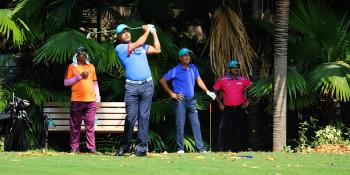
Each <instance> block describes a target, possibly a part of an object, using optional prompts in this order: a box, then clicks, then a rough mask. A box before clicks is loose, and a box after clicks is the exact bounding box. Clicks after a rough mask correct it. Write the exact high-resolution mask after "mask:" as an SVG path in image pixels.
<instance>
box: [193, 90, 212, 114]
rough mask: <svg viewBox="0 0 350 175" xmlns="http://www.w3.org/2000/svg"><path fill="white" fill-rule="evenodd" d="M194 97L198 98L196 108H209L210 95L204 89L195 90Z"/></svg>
mask: <svg viewBox="0 0 350 175" xmlns="http://www.w3.org/2000/svg"><path fill="white" fill-rule="evenodd" d="M194 98H195V99H196V100H197V106H196V108H197V109H199V110H208V106H209V102H210V100H211V99H210V97H208V95H206V94H205V93H204V92H203V91H195V92H194Z"/></svg>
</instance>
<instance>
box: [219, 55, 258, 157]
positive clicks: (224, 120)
mask: <svg viewBox="0 0 350 175" xmlns="http://www.w3.org/2000/svg"><path fill="white" fill-rule="evenodd" d="M227 67H228V68H229V73H228V74H227V75H225V76H223V77H220V78H219V79H218V80H217V81H216V82H215V84H214V87H213V88H214V90H215V91H216V93H218V92H219V91H222V95H223V102H222V101H221V100H220V98H216V101H217V103H218V105H219V107H220V110H221V111H222V115H221V119H220V125H219V150H220V151H235V152H236V151H240V150H241V145H240V144H239V141H241V136H242V134H243V133H244V128H243V127H242V125H243V123H244V116H245V108H247V107H248V105H249V103H250V100H249V99H247V98H246V97H245V90H246V88H247V87H249V86H250V85H251V84H252V82H251V81H250V80H249V79H248V78H246V77H242V76H239V69H240V64H239V63H238V62H237V61H236V60H232V61H230V62H229V63H228V66H227ZM216 95H217V97H219V96H218V94H216ZM233 119H234V120H233ZM232 120H233V128H231V127H230V123H231V122H232ZM232 132H233V137H230V135H231V134H230V133H232ZM232 142H233V144H232Z"/></svg>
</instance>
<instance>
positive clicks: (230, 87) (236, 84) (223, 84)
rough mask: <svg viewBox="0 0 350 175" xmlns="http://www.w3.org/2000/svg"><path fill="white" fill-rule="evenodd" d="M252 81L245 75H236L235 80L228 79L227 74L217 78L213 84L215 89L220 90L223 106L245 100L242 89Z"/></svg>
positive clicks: (239, 103)
mask: <svg viewBox="0 0 350 175" xmlns="http://www.w3.org/2000/svg"><path fill="white" fill-rule="evenodd" d="M251 84H252V82H251V81H250V80H249V79H247V78H246V77H241V76H238V78H237V79H235V80H230V79H229V77H228V75H226V76H224V77H221V78H219V79H218V80H217V81H216V82H215V84H214V87H213V88H214V89H215V90H216V91H220V90H222V92H223V97H224V105H225V106H238V105H241V104H242V103H243V102H244V101H245V100H246V98H245V96H244V90H245V88H247V87H249V86H250V85H251Z"/></svg>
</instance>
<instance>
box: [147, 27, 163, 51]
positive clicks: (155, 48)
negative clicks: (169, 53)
mask: <svg viewBox="0 0 350 175" xmlns="http://www.w3.org/2000/svg"><path fill="white" fill-rule="evenodd" d="M152 36H153V46H152V45H150V46H149V48H148V51H147V53H148V54H159V53H160V52H161V49H160V43H159V39H158V35H157V32H156V31H155V29H154V31H152Z"/></svg>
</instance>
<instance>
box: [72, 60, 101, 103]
mask: <svg viewBox="0 0 350 175" xmlns="http://www.w3.org/2000/svg"><path fill="white" fill-rule="evenodd" d="M83 71H88V72H89V76H88V77H87V78H86V79H81V80H80V81H78V82H77V83H75V84H73V85H72V95H71V101H82V102H92V101H96V96H95V90H94V82H93V81H96V80H97V76H96V71H95V66H94V65H93V64H84V65H80V64H78V66H77V67H75V66H74V65H73V64H70V65H69V67H68V69H67V73H66V79H69V78H73V77H76V76H78V75H79V74H80V73H82V72H83Z"/></svg>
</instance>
